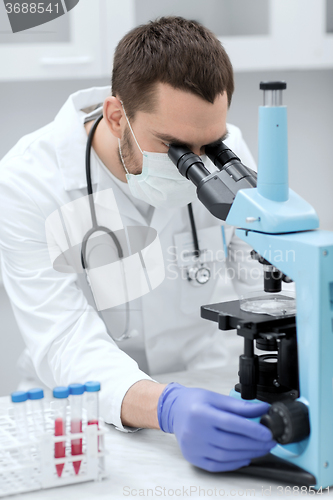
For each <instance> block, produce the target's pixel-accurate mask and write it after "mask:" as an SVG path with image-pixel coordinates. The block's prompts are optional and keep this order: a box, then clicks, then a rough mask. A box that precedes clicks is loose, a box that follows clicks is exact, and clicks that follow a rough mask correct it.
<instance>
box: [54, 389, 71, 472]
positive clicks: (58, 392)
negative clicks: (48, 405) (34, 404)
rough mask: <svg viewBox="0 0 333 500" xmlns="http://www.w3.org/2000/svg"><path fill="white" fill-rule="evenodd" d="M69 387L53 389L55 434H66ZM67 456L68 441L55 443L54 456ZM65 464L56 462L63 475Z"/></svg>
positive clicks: (58, 470) (57, 468)
mask: <svg viewBox="0 0 333 500" xmlns="http://www.w3.org/2000/svg"><path fill="white" fill-rule="evenodd" d="M68 396H69V389H68V387H55V388H54V389H53V397H54V398H55V401H54V405H53V412H54V413H53V415H54V435H55V436H65V435H66V415H67V403H68ZM65 456H66V441H60V442H58V443H55V444H54V458H64V457H65ZM64 466H65V464H64V463H63V464H56V470H57V474H58V476H59V477H61V474H62V471H63V469H64Z"/></svg>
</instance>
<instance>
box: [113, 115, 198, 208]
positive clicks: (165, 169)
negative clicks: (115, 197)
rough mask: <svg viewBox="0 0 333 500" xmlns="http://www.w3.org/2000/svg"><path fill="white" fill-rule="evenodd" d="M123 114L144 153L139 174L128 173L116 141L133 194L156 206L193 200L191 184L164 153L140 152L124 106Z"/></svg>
mask: <svg viewBox="0 0 333 500" xmlns="http://www.w3.org/2000/svg"><path fill="white" fill-rule="evenodd" d="M123 109H124V107H123ZM124 113H125V117H126V120H127V123H128V126H129V128H130V131H131V133H132V135H133V138H134V140H135V142H136V145H137V146H138V148H139V150H140V152H141V154H142V156H143V162H142V172H141V174H138V175H134V174H130V173H129V172H128V170H127V168H126V165H125V162H124V159H123V155H122V151H121V146H120V140H118V144H119V154H120V158H121V161H122V164H123V167H124V169H125V172H126V179H127V183H128V187H129V189H130V191H131V193H132V195H133V196H134V197H135V198H138V199H139V200H143V201H145V202H147V203H149V204H150V205H152V206H153V207H155V208H179V207H183V206H185V205H187V204H188V203H191V202H192V201H194V200H195V199H196V198H197V195H196V187H195V186H194V184H192V182H191V181H189V180H188V179H186V178H185V177H183V176H182V175H181V174H180V173H179V171H178V169H177V167H176V166H175V165H174V164H173V163H172V161H171V160H170V158H169V157H168V155H167V154H166V153H148V152H147V151H142V149H141V147H140V145H139V143H138V141H137V139H136V137H135V135H134V132H133V130H132V127H131V124H130V122H129V120H128V118H127V115H126V111H125V109H124Z"/></svg>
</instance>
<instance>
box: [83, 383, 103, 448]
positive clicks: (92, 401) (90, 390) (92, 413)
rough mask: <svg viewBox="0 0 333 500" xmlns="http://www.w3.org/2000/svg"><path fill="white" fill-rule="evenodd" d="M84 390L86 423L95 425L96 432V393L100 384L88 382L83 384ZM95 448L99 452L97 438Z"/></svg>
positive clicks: (97, 411) (97, 417)
mask: <svg viewBox="0 0 333 500" xmlns="http://www.w3.org/2000/svg"><path fill="white" fill-rule="evenodd" d="M84 388H85V391H86V393H87V394H86V404H87V423H88V425H97V430H98V419H99V409H98V392H99V391H100V389H101V384H100V383H99V382H95V381H90V382H86V383H85V385H84ZM97 447H98V451H99V438H98V439H97Z"/></svg>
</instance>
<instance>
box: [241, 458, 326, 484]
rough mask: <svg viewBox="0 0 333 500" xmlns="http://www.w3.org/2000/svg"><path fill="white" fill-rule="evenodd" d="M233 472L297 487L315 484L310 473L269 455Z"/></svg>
mask: <svg viewBox="0 0 333 500" xmlns="http://www.w3.org/2000/svg"><path fill="white" fill-rule="evenodd" d="M235 472H237V473H241V474H246V475H249V476H256V477H264V478H265V479H272V480H273V481H278V482H280V483H281V482H283V483H284V484H292V485H299V486H314V485H315V484H316V482H317V481H316V478H315V477H314V476H313V475H312V474H310V472H307V471H306V470H304V469H301V468H300V467H298V466H297V465H294V464H292V463H290V462H287V461H286V460H283V459H282V458H279V457H276V456H275V455H272V454H271V453H269V454H268V455H265V456H264V457H260V458H254V459H253V460H252V461H251V463H250V465H248V466H247V467H242V468H241V469H238V470H237V471H235Z"/></svg>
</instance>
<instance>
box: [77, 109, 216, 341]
mask: <svg viewBox="0 0 333 500" xmlns="http://www.w3.org/2000/svg"><path fill="white" fill-rule="evenodd" d="M102 118H103V114H101V115H100V116H99V117H98V118H96V120H95V121H94V124H93V126H92V127H91V129H90V131H89V134H88V139H87V146H86V180H87V192H88V199H89V207H90V214H91V221H92V228H91V229H89V231H87V233H86V234H85V235H84V237H83V240H82V246H81V263H82V267H83V269H84V270H85V272H86V279H87V282H88V285H89V286H90V287H91V283H90V280H89V275H88V263H87V244H88V241H89V238H90V237H91V236H92V235H93V234H94V233H97V232H103V233H106V234H108V235H109V236H110V238H111V239H112V241H113V243H114V245H115V246H116V249H117V253H118V258H119V261H122V259H123V258H124V252H123V249H122V247H121V244H120V242H119V240H118V238H117V236H116V235H115V233H114V232H113V231H112V230H111V229H109V228H107V227H105V226H100V225H99V224H98V222H97V217H96V210H95V204H94V196H93V188H92V182H91V166H90V157H91V146H92V141H93V137H94V133H95V131H96V128H97V126H98V124H99V122H100V121H101V120H102ZM187 208H188V213H189V217H190V222H191V231H192V237H193V245H194V256H195V259H196V260H195V262H194V263H193V264H192V265H191V266H189V267H188V268H187V269H186V275H187V280H188V281H189V282H190V283H191V284H198V285H204V284H205V283H207V282H208V281H209V280H210V269H209V268H208V267H207V266H206V265H205V264H203V263H202V262H200V255H201V250H200V248H199V241H198V234H197V230H196V227H195V221H194V216H193V209H192V204H191V203H189V204H188V206H187ZM124 282H125V287H126V279H124ZM92 295H93V294H92ZM95 305H96V304H95ZM96 310H97V312H98V314H99V315H100V317H101V319H102V320H103V317H102V315H101V314H100V313H99V311H98V309H97V305H96ZM103 321H104V320H103ZM104 323H105V322H104ZM129 323H130V307H129V302H128V301H127V302H126V323H125V329H124V332H123V333H122V335H120V337H114V336H113V335H111V333H110V332H108V334H109V335H110V337H111V338H112V339H113V340H115V341H117V342H121V341H122V340H126V339H129V338H130V332H129Z"/></svg>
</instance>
